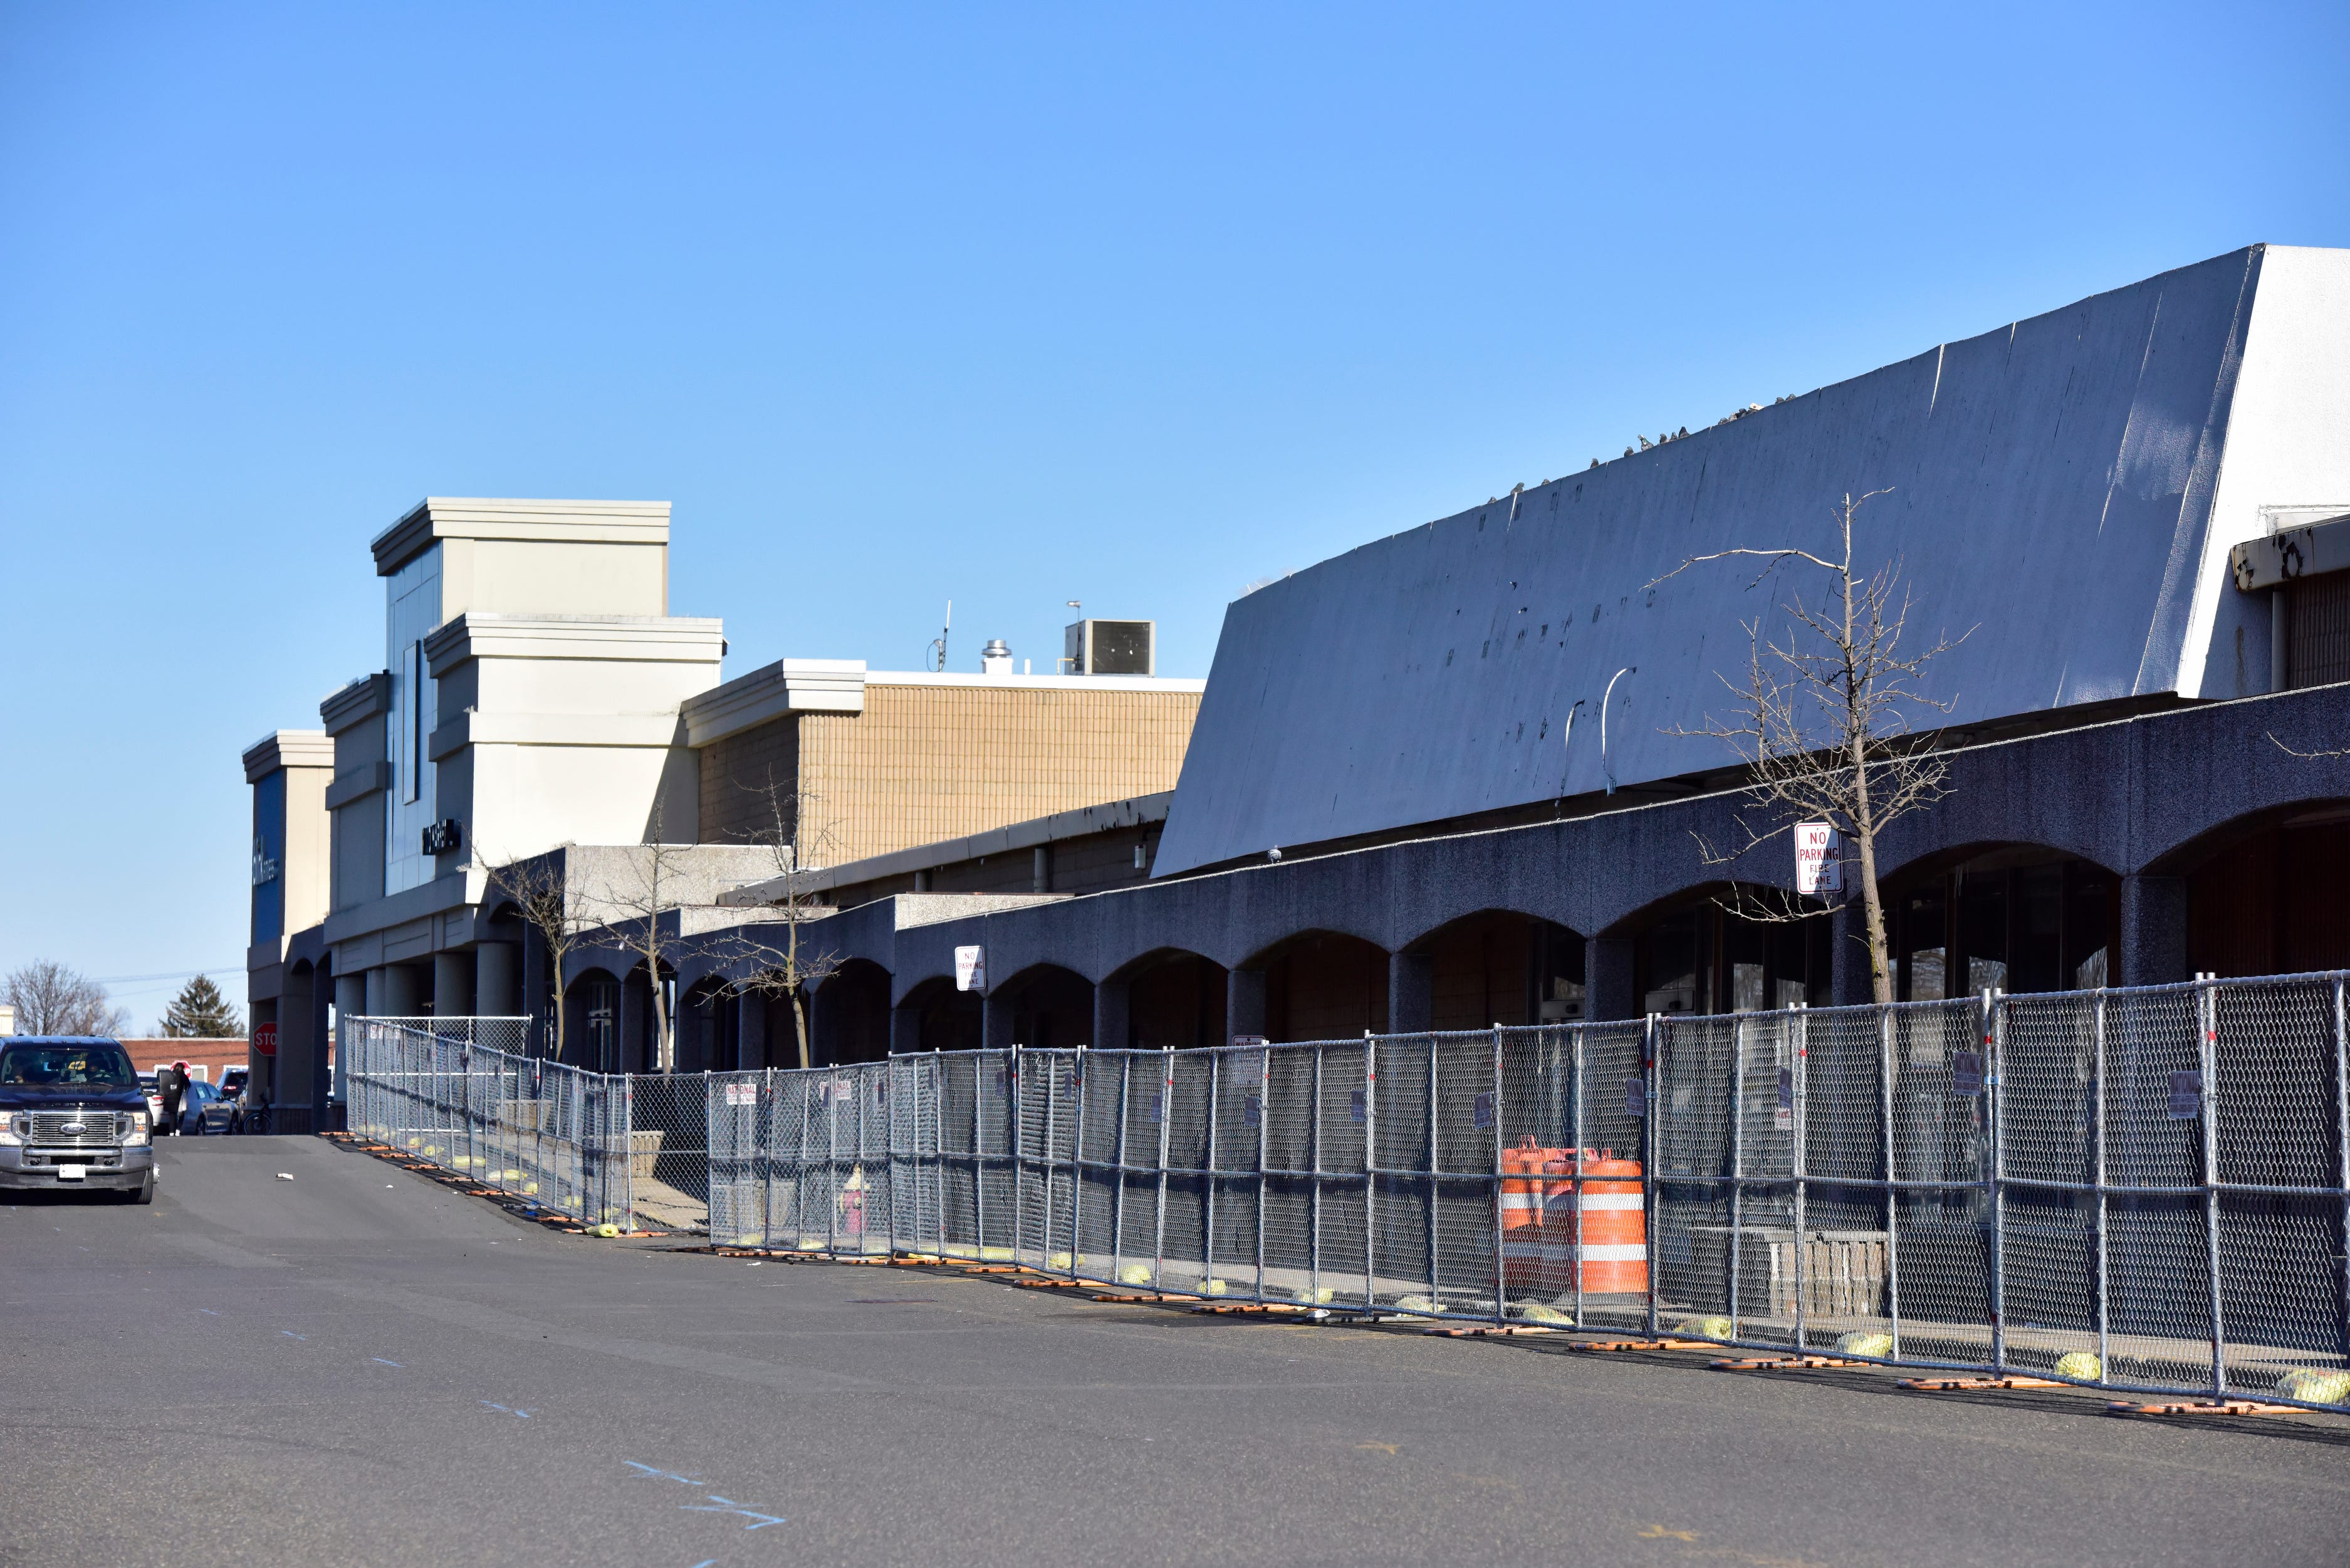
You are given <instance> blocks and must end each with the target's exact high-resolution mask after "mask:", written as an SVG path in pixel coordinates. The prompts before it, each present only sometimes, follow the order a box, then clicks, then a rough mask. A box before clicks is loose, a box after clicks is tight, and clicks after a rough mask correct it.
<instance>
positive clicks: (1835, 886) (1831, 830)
mask: <svg viewBox="0 0 2350 1568" xmlns="http://www.w3.org/2000/svg"><path fill="white" fill-rule="evenodd" d="M1795 891H1796V892H1798V893H1801V894H1802V895H1804V897H1805V898H1814V897H1816V896H1818V895H1819V894H1822V893H1841V892H1843V891H1844V854H1843V846H1841V845H1840V844H1838V843H1837V841H1836V830H1835V824H1833V823H1827V822H1799V823H1797V824H1795Z"/></svg>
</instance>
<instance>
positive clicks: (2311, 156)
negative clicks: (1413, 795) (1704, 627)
mask: <svg viewBox="0 0 2350 1568" xmlns="http://www.w3.org/2000/svg"><path fill="white" fill-rule="evenodd" d="M2345 80H2350V8H2345V7H2344V6H2342V5H2338V4H2334V5H2279V6H2269V5H2231V6H2226V7H2222V6H2216V5H2204V6H2196V7H2163V6H2148V5H2129V6H2121V5H2088V6H2065V5H2031V6H2021V7H2012V8H2009V7H1998V6H1988V7H1986V6H1971V7H1955V6H1943V7H1933V8H1924V7H1898V6H1883V5H1866V6H1852V7H1848V8H1835V7H1813V8H1808V9H1805V10H1802V11H1789V10H1782V9H1780V8H1775V7H1768V6H1756V5H1733V6H1721V7H1713V6H1705V5H1685V6H1679V7H1675V8H1673V9H1671V10H1670V11H1665V10H1662V9H1657V10H1653V11H1646V10H1643V9H1641V8H1632V7H1621V6H1608V7H1593V8H1589V9H1573V8H1567V7H1539V8H1536V7H1528V8H1511V7H1478V6H1469V5H1454V6H1441V7H1439V6H1429V7H1418V8H1411V9H1396V10H1381V9H1378V8H1376V7H1371V6H1365V5H1350V6H1344V7H1337V6H1333V7H1329V8H1323V9H1315V8H1306V7H1290V8H1267V7H1263V6H1245V7H1243V6H1233V7H1225V8H1217V7H1210V6H1196V7H1190V8H1183V9H1180V10H1179V9H1177V8H1172V7H1166V8H1153V9H1150V10H1148V11H1146V10H1144V9H1143V8H1139V7H1131V8H1112V7H1099V6H1094V7H1081V6H1068V7H1066V8H1030V7H1013V6H988V7H974V6H952V7H948V6H941V7H937V8H933V9H923V8H910V7H899V8H884V7H858V8H851V7H830V8H824V9H822V10H819V9H818V8H816V7H791V6H784V5H759V6H745V7H739V8H736V7H727V6H718V5H698V6H691V7H686V6H664V7H654V6H629V7H602V6H596V5H500V6H480V5H473V6H463V7H442V6H433V5H404V6H397V7H393V6H376V7H355V6H318V5H289V6H284V7H271V6H220V5H81V4H59V5H41V4H23V3H18V0H9V3H6V4H0V540H5V567H6V570H5V583H6V587H5V595H0V650H5V659H6V672H7V674H6V680H5V686H0V721H5V734H6V735H7V738H8V742H9V744H8V748H7V752H8V756H9V760H10V765H8V766H6V767H5V768H0V820H5V821H6V822H7V823H8V824H9V825H10V831H9V833H8V835H7V852H6V859H5V866H6V873H5V887H6V888H7V890H8V894H9V897H8V898H6V900H5V907H0V968H13V967H15V966H16V964H18V963H20V962H23V961H26V960H28V959H32V958H36V957H48V958H57V959H61V960H64V961H68V962H70V963H73V964H75V965H77V966H78V967H79V968H81V969H83V970H84V971H87V972H89V973H92V974H96V975H99V976H103V977H109V978H111V977H120V976H151V977H156V978H151V979H139V980H126V981H118V982H117V983H116V984H115V985H114V986H113V989H114V991H115V992H116V994H117V995H118V997H119V998H120V999H121V1000H122V1001H124V1002H126V1003H127V1004H128V1005H129V1006H130V1008H131V1009H132V1011H133V1015H134V1020H135V1022H136V1023H137V1024H138V1025H139V1026H140V1027H141V1028H143V1027H145V1026H146V1025H148V1024H149V1023H151V1022H152V1020H153V1018H154V1016H155V1015H156V1014H158V1013H159V1012H160V1011H161V1006H162V1003H163V1002H164V1001H165V1000H167V998H168V994H169V992H170V991H171V990H172V988H173V986H174V985H175V984H176V976H177V975H178V974H179V973H181V972H183V971H191V970H193V969H195V968H198V967H200V966H203V967H211V968H213V971H214V972H215V974H216V977H217V978H219V979H221V981H223V983H224V986H225V987H226V988H227V989H228V990H229V992H230V994H231V995H232V997H241V996H242V972H241V966H242V962H243V953H244V941H245V918H246V916H245V901H246V893H247V882H248V877H247V875H246V857H247V844H248V836H249V832H250V828H249V811H250V807H249V801H248V795H247V792H246V789H245V786H244V779H243V775H242V772H241V770H240V769H239V766H238V763H237V754H238V753H239V752H240V751H241V750H242V749H243V748H244V746H245V745H247V744H249V743H250V742H252V741H254V740H255V739H256V738H258V737H259V736H261V735H262V734H263V733H265V732H267V731H269V730H271V729H275V728H279V727H286V728H307V727H315V726H316V724H317V702H318V699H319V698H320V696H322V695H323V694H324V693H326V692H327V691H329V690H331V689H332V688H334V687H335V686H337V685H338V684H340V683H341V682H342V681H343V680H346V679H348V678H349V677H351V676H354V675H357V674H360V673H362V672H364V671H366V670H371V669H374V668H376V667H377V666H378V665H379V664H380V662H381V657H382V630H381V623H382V613H383V598H382V588H381V585H380V582H379V581H378V579H376V578H375V576H373V575H372V569H371V566H370V563H369V557H368V554H367V542H368V540H369V538H370V537H371V536H372V535H374V534H376V533H377V532H378V531H380V529H381V528H383V527H384V526H385V525H387V524H389V523H390V522H391V521H392V520H393V519H394V518H395V517H397V516H398V515H399V514H400V512H402V511H403V510H405V509H406V508H407V507H408V506H410V505H411V504H413V503H414V502H415V501H416V500H417V499H419V498H420V497H421V496H423V495H426V494H428V493H431V494H453V495H498V494H507V495H555V496H624V497H650V498H663V499H667V500H670V501H671V502H673V503H674V504H675V507H676V510H675V514H674V516H675V524H674V534H673V538H672V546H671V607H672V609H673V610H674V611H675V612H676V613H679V614H683V615H717V616H723V617H724V618H725V619H726V622H727V629H728V635H729V637H730V639H732V642H733V649H734V650H735V652H734V658H733V660H732V661H731V662H730V665H729V669H730V671H733V672H740V671H741V670H748V669H751V668H753V667H754V666H755V665H757V664H761V663H764V662H765V661H767V660H768V659H775V658H777V657H780V656H782V655H785V654H794V655H800V656H808V657H840V658H862V659H868V660H869V661H870V662H872V663H873V664H874V665H876V666H877V667H894V668H909V667H912V666H914V665H915V664H916V663H917V662H918V660H919V659H920V654H921V649H922V645H923V643H924V642H925V640H926V639H929V638H931V636H933V635H935V634H936V631H937V627H938V620H939V617H940V612H941V608H942V607H943V605H944V602H945V601H946V600H947V599H948V598H950V597H951V598H952V599H953V600H954V601H955V627H956V639H957V649H956V652H957V659H956V661H957V663H958V664H961V663H963V662H965V661H967V660H971V659H975V656H976V652H977V649H978V646H979V643H980V641H981V640H982V639H986V638H989V637H1003V638H1005V639H1008V640H1009V641H1010V642H1011V643H1012V645H1013V647H1014V652H1015V654H1017V655H1020V656H1025V657H1033V658H1036V659H1040V661H1041V660H1042V659H1044V658H1046V657H1049V656H1051V655H1054V654H1056V653H1057V652H1058V651H1059V641H1060V630H1059V628H1060V627H1061V625H1062V623H1063V621H1064V620H1065V619H1066V610H1065V608H1064V601H1065V600H1067V599H1071V598H1076V599H1081V600H1083V601H1084V602H1085V605H1086V607H1087V609H1088V610H1089V611H1095V612H1098V613H1101V614H1106V615H1113V616H1151V617H1156V618H1158V620H1159V625H1160V636H1161V668H1162V670H1163V671H1164V672H1166V673H1170V674H1185V675H1202V674H1205V673H1206V671H1207V668H1208V663H1209V659H1210V658H1211V655H1212V652H1213V650H1214V646H1215V639H1216V633H1217V628H1218V626H1219V624H1220V621H1221V618H1222V612H1223V607H1224V605H1225V604H1226V603H1227V602H1228V601H1230V600H1231V599H1232V597H1234V596H1235V595H1236V594H1237V593H1238V592H1239V590H1240V589H1241V587H1243V585H1244V584H1246V583H1248V582H1250V581H1252V580H1253V579H1255V578H1259V577H1263V576H1270V575H1272V574H1274V573H1277V572H1280V571H1284V570H1287V569H1294V568H1295V567H1298V566H1305V565H1307V564H1309V563H1311V562H1313V561H1315V560H1317V559H1320V558H1322V557H1324V556H1329V555H1332V554H1335V553H1336V552H1338V551H1341V550H1344V549H1346V548H1347V547H1349V546H1350V545H1356V544H1358V543H1360V542H1362V541H1363V540H1366V539H1368V538H1372V537H1376V536H1378V535H1383V534H1388V533H1392V532H1394V531H1396V530H1398V529H1399V528H1404V527H1409V526H1410V525H1411V524H1416V523H1419V522H1423V521H1426V520H1427V519H1429V518H1430V517H1434V516H1438V515H1442V514H1449V513H1451V512H1453V511H1456V510H1458V509H1460V508H1461V506H1464V505H1466V504H1471V503H1474V502H1478V501H1482V500H1483V499H1485V498H1486V497H1487V496H1489V495H1492V494H1495V493H1501V492H1505V491H1507V490H1508V488H1509V487H1510V485H1511V484H1513V483H1516V482H1519V481H1525V482H1528V483H1533V482H1534V481H1537V480H1540V479H1543V478H1545V477H1548V476H1551V475H1554V474H1558V473H1563V472H1567V471H1568V470H1570V469H1575V468H1580V467H1582V466H1584V465H1585V464H1586V463H1587V462H1589V460H1590V459H1591V458H1592V457H1594V456H1604V455H1612V454H1614V453H1616V452H1619V451H1620V450H1621V449H1622V448H1623V447H1624V446H1625V444H1626V443H1627V442H1628V441H1631V440H1632V438H1633V436H1634V435H1635V434H1636V433H1638V432H1641V431H1647V432H1649V433H1652V434H1653V433H1654V432H1656V431H1659V430H1664V429H1669V428H1678V427H1679V426H1681V425H1689V426H1691V427H1695V426H1697V425H1699V424H1700V423H1702V422H1710V421H1712V420H1714V419H1716V418H1718V417H1719V416H1720V415H1721V414H1723V413H1725V412H1727V411H1728V410H1731V408H1733V407H1737V406H1739V405H1742V404H1744V403H1748V402H1753V401H1765V402H1767V401H1768V400H1770V399H1771V398H1772V397H1773V396H1775V395H1777V394H1779V393H1783V392H1794V391H1801V390H1806V389H1810V388H1813V387H1815V386H1819V385H1822V384H1824V383H1825V382H1829V381H1833V380H1836V379H1841V378H1844V377H1846V376H1850V375H1854V374H1857V373H1859V372H1861V371H1864V370H1866V369H1871V368H1873V367H1875V366H1877V365H1879V364H1882V363H1885V362H1887V361H1890V360H1893V359H1897V358H1903V357H1906V356H1908V355H1910V354H1913V353H1916V352H1918V351H1919V350H1921V349H1924V348H1929V347H1931V346H1932V345H1933V344H1935V343H1937V342H1940V341H1942V340H1944V339H1946V338H1950V337H1961V336H1965V335H1967V334H1970V333H1974V332H1980V331H1984V330H1987V329H1989V328H1991V327H1995V326H1997V325H1999V324H2001V323H2002V322H2005V321H2008V320H2012V319H2013V318H2015V317H2019V316H2025V315H2031V314H2033V313H2036V312H2039V311H2042V310H2045V309H2049V308H2051V307H2053V306H2058V305H2061V304H2064V302H2066V301H2068V300H2071V299H2074V298H2076V297H2079V296H2083V295H2085V294H2089V293H2093V292H2095V291H2096V290H2098V289H2102V288H2108V287H2113V286H2118V285H2121V284H2125V283H2127V282H2130V281H2132V280H2134V279H2136V278H2138V277H2141V276H2144V275H2148V274H2150V273H2154V272H2158V271H2160V270H2162V269H2164V268H2166V267H2170V266H2175V265H2182V264H2184V263H2187V262H2191V261H2195V260H2199V259H2200V258H2202V257H2205V256H2208V255H2211V254H2217V253H2219V252H2220V251H2224V250H2228V249H2230V248H2233V247H2235V246H2238V245H2241V244H2247V243H2250V242H2253V241H2261V240H2267V241H2273V242H2277V243H2282V244H2317V245H2350V157H2345V151H2350V94H2345V93H2344V92H2343V91H2342V84H2343V82H2344V81H2345Z"/></svg>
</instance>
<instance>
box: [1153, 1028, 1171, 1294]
mask: <svg viewBox="0 0 2350 1568" xmlns="http://www.w3.org/2000/svg"><path fill="white" fill-rule="evenodd" d="M1174 1121H1175V1049H1174V1047H1173V1046H1171V1045H1170V1046H1169V1047H1167V1048H1166V1049H1164V1050H1162V1051H1161V1052H1160V1053H1159V1210H1158V1213H1157V1214H1156V1215H1155V1216H1154V1217H1153V1219H1152V1221H1151V1230H1150V1288H1151V1289H1152V1290H1154V1291H1163V1290H1165V1289H1166V1288H1167V1281H1166V1279H1165V1277H1164V1276H1165V1274H1166V1272H1167V1133H1168V1129H1169V1127H1171V1126H1172V1125H1173V1123H1174Z"/></svg>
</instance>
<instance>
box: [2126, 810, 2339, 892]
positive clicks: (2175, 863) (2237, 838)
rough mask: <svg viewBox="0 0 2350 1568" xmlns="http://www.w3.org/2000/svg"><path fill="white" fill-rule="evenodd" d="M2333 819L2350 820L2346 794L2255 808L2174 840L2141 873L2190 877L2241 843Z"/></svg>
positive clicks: (2149, 860) (2148, 861) (2152, 858)
mask: <svg viewBox="0 0 2350 1568" xmlns="http://www.w3.org/2000/svg"><path fill="white" fill-rule="evenodd" d="M2336 817H2344V818H2350V794H2316V795H2297V796H2295V797H2294V798H2293V799H2291V800H2282V801H2278V802H2275V803H2273V804H2272V805H2262V806H2256V807H2254V808H2253V809H2252V810H2250V811H2246V812H2241V813H2239V814H2238V815H2234V816H2230V817H2226V818H2224V819H2222V820H2220V821H2217V822H2213V823H2210V824H2209V825H2207V826H2204V827H2203V828H2201V829H2200V830H2199V831H2198V832H2196V833H2194V834H2192V835H2190V836H2188V837H2186V838H2182V839H2180V840H2178V842H2177V843H2175V844H2173V845H2171V846H2168V848H2166V849H2164V850H2163V851H2162V852H2161V853H2160V854H2158V855H2156V856H2154V857H2151V858H2149V859H2148V860H2147V864H2146V867H2145V871H2146V873H2147V875H2148V876H2156V877H2185V876H2192V875H2193V874H2194V873H2195V872H2197V871H2199V870H2201V869H2202V868H2203V867H2206V866H2207V865H2209V864H2210V861H2211V859H2212V858H2213V857H2215V856H2219V855H2222V854H2225V853H2226V852H2227V851H2228V850H2229V849H2230V847H2231V846H2235V845H2237V844H2240V843H2241V842H2242V841H2243V840H2245V839H2248V838H2252V837H2255V836H2259V835H2261V834H2263V833H2267V832H2269V831H2271V830H2272V829H2275V828H2280V827H2285V826H2310V825H2313V824H2316V823H2320V822H2323V821H2324V820H2327V819H2332V818H2336Z"/></svg>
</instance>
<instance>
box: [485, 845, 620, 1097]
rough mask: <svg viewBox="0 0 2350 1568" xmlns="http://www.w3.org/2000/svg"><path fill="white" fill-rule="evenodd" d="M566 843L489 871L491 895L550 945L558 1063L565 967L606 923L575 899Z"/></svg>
mask: <svg viewBox="0 0 2350 1568" xmlns="http://www.w3.org/2000/svg"><path fill="white" fill-rule="evenodd" d="M572 848H573V846H571V845H568V844H566V845H563V846H559V847H558V848H556V849H554V850H552V851H550V852H548V853H547V854H545V855H532V856H525V857H522V858H519V859H515V860H508V861H506V862H504V864H503V865H496V866H491V867H488V868H487V869H486V870H485V872H484V877H485V879H486V880H487V881H488V883H489V886H490V890H491V891H492V892H493V893H494V894H495V895H496V896H498V897H500V898H504V899H505V900H506V901H507V902H509V903H511V904H513V905H514V907H515V914H517V915H519V916H521V917H522V922H523V924H525V925H526V926H528V927H529V928H530V929H532V930H535V931H536V932H537V933H538V940H540V941H541V942H543V943H545V944H546V962H547V968H548V971H549V974H550V977H551V978H552V981H553V988H554V992H555V1049H554V1051H553V1052H552V1053H551V1054H552V1055H553V1056H554V1058H555V1060H556V1061H558V1062H560V1061H561V1060H563V1015H564V1012H565V1009H564V1005H563V965H564V961H565V960H566V959H567V958H568V957H569V956H570V954H571V952H572V950H574V949H576V948H577V947H578V946H579V945H580V943H581V942H582V941H583V940H585V938H586V937H587V933H588V932H589V931H592V930H594V929H597V928H598V926H600V925H602V924H603V921H602V919H600V918H598V916H597V915H596V914H594V913H593V912H591V911H590V910H588V909H587V908H585V907H584V901H583V900H581V899H578V898H573V897H572V896H571V885H570V880H571V875H570V852H571V850H572ZM484 901H485V902H486V901H488V900H484Z"/></svg>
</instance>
